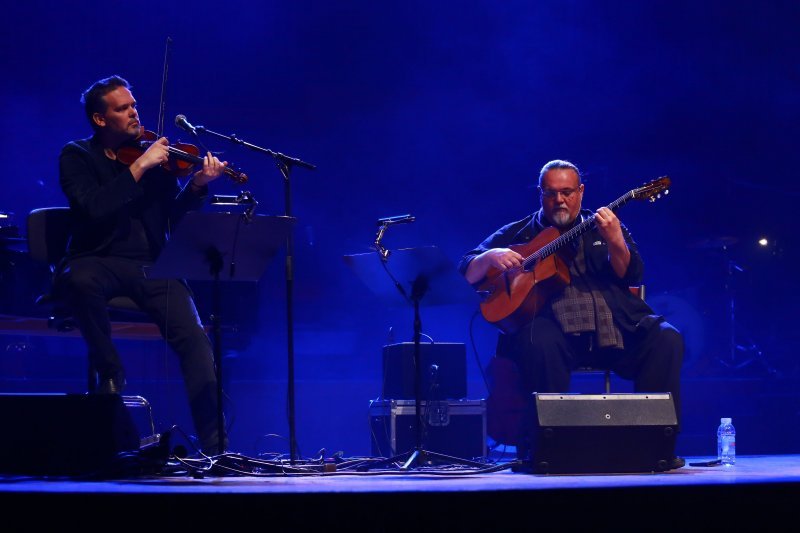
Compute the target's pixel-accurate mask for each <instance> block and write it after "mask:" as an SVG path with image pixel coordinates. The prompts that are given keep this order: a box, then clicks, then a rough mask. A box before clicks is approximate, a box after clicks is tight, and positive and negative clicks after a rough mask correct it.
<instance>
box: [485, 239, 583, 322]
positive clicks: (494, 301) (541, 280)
mask: <svg viewBox="0 0 800 533" xmlns="http://www.w3.org/2000/svg"><path fill="white" fill-rule="evenodd" d="M559 235H560V234H559V232H558V230H557V229H556V228H552V227H551V228H547V229H545V230H543V231H542V232H541V233H539V234H538V235H536V237H535V238H534V239H533V240H531V241H530V242H527V243H524V244H515V245H511V246H509V248H510V249H512V250H514V251H515V252H517V253H518V254H520V255H521V256H522V257H529V256H530V255H532V254H533V253H535V252H537V251H538V250H539V249H541V248H542V247H543V246H545V245H547V244H549V243H550V242H552V241H553V240H555V239H556V238H558V237H559ZM569 281H570V277H569V268H568V266H567V263H566V262H565V261H564V259H563V258H562V257H561V256H559V255H558V254H557V253H554V254H550V255H548V256H547V257H544V258H543V259H541V260H540V261H538V262H537V263H536V264H535V265H534V267H533V268H532V269H531V270H529V271H526V270H525V269H521V268H516V269H512V270H508V271H505V272H503V271H500V270H498V269H494V268H493V269H490V270H489V272H487V274H486V281H485V282H484V283H482V284H481V285H480V286H479V287H478V291H479V292H480V293H481V294H482V295H485V297H484V299H483V301H482V302H481V304H480V307H481V313H482V314H483V317H484V318H485V319H486V321H487V322H489V323H491V324H493V325H495V326H496V327H497V328H499V329H500V330H501V331H503V332H505V333H513V332H515V331H517V330H518V329H520V328H521V327H522V326H524V325H525V324H526V323H528V322H530V321H531V319H532V318H533V317H534V316H536V314H537V313H538V312H539V310H540V309H542V307H544V305H545V304H546V303H547V301H548V300H549V299H550V296H552V295H553V294H555V293H557V292H559V291H560V290H562V289H563V288H564V287H565V286H567V285H569Z"/></svg>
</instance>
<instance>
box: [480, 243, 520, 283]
mask: <svg viewBox="0 0 800 533" xmlns="http://www.w3.org/2000/svg"><path fill="white" fill-rule="evenodd" d="M524 259H525V258H524V257H522V256H521V255H520V254H518V253H517V252H515V251H514V250H511V249H509V248H492V249H491V250H486V251H485V252H483V253H482V254H481V255H479V256H477V257H476V258H475V259H473V260H472V262H471V263H470V264H469V267H467V272H466V278H467V281H469V282H470V283H476V282H478V281H480V280H481V279H483V278H484V276H486V273H487V272H489V270H491V269H492V268H495V269H497V270H499V271H501V272H505V271H506V270H508V269H510V268H514V267H518V266H520V265H522V261H523V260H524Z"/></svg>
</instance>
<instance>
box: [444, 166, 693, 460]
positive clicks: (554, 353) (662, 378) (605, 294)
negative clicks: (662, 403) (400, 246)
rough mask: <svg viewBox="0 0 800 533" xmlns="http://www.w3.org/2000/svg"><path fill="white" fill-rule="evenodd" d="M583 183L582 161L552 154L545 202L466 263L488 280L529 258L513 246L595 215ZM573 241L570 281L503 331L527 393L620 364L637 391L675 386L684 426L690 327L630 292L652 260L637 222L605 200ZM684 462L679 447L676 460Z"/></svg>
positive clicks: (463, 265) (501, 344)
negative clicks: (584, 370) (646, 259)
mask: <svg viewBox="0 0 800 533" xmlns="http://www.w3.org/2000/svg"><path fill="white" fill-rule="evenodd" d="M583 191H584V184H583V183H582V182H581V174H580V171H579V170H578V168H577V167H576V166H575V165H573V164H572V163H570V162H568V161H562V160H554V161H550V162H548V163H547V164H545V165H544V167H542V170H541V172H540V174H539V194H540V198H541V208H540V209H539V210H538V211H536V212H535V213H533V214H530V215H528V216H527V217H525V218H523V219H522V220H519V221H516V222H512V223H510V224H507V225H505V226H503V227H502V228H500V229H498V230H497V231H496V232H495V233H494V234H492V235H491V236H490V237H488V238H487V239H486V240H484V241H483V242H482V243H481V244H480V245H478V247H477V248H475V249H474V250H471V251H470V252H467V253H466V254H465V255H464V257H463V258H462V259H461V261H460V263H459V266H458V268H459V271H460V272H461V273H462V274H463V275H464V277H465V278H466V279H467V281H468V282H470V283H471V284H472V285H473V286H475V287H479V286H481V284H482V282H484V280H485V279H486V276H487V274H488V273H489V272H490V271H493V272H496V271H499V272H504V271H506V270H508V269H511V268H515V267H520V266H521V265H522V262H523V260H524V259H525V258H524V257H522V256H521V255H520V254H519V253H517V252H516V251H514V250H512V249H510V248H509V246H511V245H518V244H523V243H527V242H530V241H531V240H532V239H533V238H534V237H536V236H537V235H538V234H539V233H540V232H541V231H543V230H545V229H546V228H550V227H554V228H556V229H557V230H558V231H559V232H560V233H563V232H565V231H568V230H569V229H570V228H572V227H574V226H575V225H577V224H580V223H581V222H582V221H583V220H585V219H586V217H590V216H592V212H591V211H589V210H587V209H582V208H581V204H582V200H583ZM567 247H568V248H572V249H571V250H570V252H571V253H572V258H571V260H570V261H569V274H570V278H571V281H570V283H569V284H568V285H566V286H565V287H564V288H563V290H561V291H556V292H555V293H554V294H552V295H550V298H549V300H548V301H547V303H546V304H545V305H544V306H542V308H541V309H539V310H538V312H537V313H536V314H535V316H531V317H530V321H529V322H527V323H526V324H525V325H523V326H522V327H521V328H519V329H517V330H516V331H514V332H513V333H500V336H499V339H498V343H497V352H496V354H497V356H498V357H508V358H511V359H513V360H514V361H515V362H516V363H517V365H518V367H519V369H520V372H521V374H522V383H523V387H524V389H525V391H526V392H527V393H533V392H543V393H547V392H567V391H569V386H570V377H571V372H572V370H574V369H576V368H577V367H579V366H603V367H607V368H611V369H612V370H614V372H615V373H617V374H618V375H619V376H621V377H623V378H625V379H631V380H633V381H634V389H635V390H636V391H637V392H670V393H672V398H673V401H674V403H675V412H676V415H677V418H678V425H679V426H680V371H681V365H682V362H683V337H682V336H681V334H680V333H679V332H678V330H677V329H675V328H674V327H673V326H672V325H670V324H669V323H667V322H666V321H665V320H664V318H663V317H661V316H658V315H656V314H655V313H654V312H653V310H652V309H651V308H650V307H649V306H648V305H647V304H646V303H645V302H644V301H643V300H642V299H640V298H638V297H637V296H635V295H634V294H632V293H631V292H630V290H629V287H630V286H634V285H640V284H641V282H642V274H643V268H644V267H643V262H642V258H641V257H640V255H639V251H638V247H637V245H636V243H635V242H634V240H633V238H632V237H631V235H630V233H629V232H628V230H627V228H626V227H625V226H624V225H623V224H622V223H621V222H620V221H619V219H618V218H617V216H616V215H615V214H614V213H613V212H612V211H611V210H610V209H608V208H606V207H601V208H600V209H598V210H597V212H596V213H595V219H594V227H593V228H591V229H589V230H588V231H586V232H585V233H584V234H583V235H582V236H581V237H580V238H577V239H575V240H574V241H573V242H572V243H569V244H567ZM684 464H685V462H684V460H683V459H682V458H680V457H675V458H674V459H673V461H672V465H671V467H672V468H681V467H682V466H684Z"/></svg>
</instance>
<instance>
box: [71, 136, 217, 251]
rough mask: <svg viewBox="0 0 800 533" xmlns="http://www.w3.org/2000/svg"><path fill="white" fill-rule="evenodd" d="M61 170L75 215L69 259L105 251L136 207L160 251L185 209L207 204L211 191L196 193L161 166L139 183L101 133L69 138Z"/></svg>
mask: <svg viewBox="0 0 800 533" xmlns="http://www.w3.org/2000/svg"><path fill="white" fill-rule="evenodd" d="M59 171H60V173H59V175H60V183H61V188H62V190H63V191H64V194H65V195H66V197H67V200H68V202H69V207H70V211H71V214H72V219H73V220H72V223H73V233H72V238H71V239H70V244H69V249H68V252H67V259H71V258H75V257H81V256H86V255H95V254H102V253H103V250H104V249H106V248H107V247H108V246H109V244H110V243H111V242H112V241H113V239H114V237H115V235H116V234H117V231H118V230H119V228H120V227H123V225H124V224H126V223H127V220H128V218H129V217H130V213H131V210H133V209H135V210H136V211H137V213H138V214H139V216H140V218H141V220H142V224H143V226H144V228H145V231H146V232H147V237H148V241H149V243H150V247H151V251H152V252H153V254H154V256H157V255H158V253H160V252H161V250H162V249H163V248H164V245H165V244H166V241H167V234H168V232H169V231H170V230H171V229H172V228H174V225H175V224H176V223H177V222H178V220H179V219H180V218H181V217H182V216H183V214H185V213H186V212H187V211H189V210H192V209H199V208H200V207H201V206H202V205H203V202H204V195H205V193H206V192H207V190H208V189H207V188H205V189H204V190H203V191H202V194H203V195H198V194H195V193H193V192H191V190H189V189H190V186H189V181H188V180H187V183H186V186H185V187H183V188H181V187H180V183H179V181H178V179H177V178H176V177H175V176H172V175H170V174H169V173H168V172H167V171H165V170H163V169H161V168H160V167H159V168H154V169H150V170H148V171H147V172H146V173H145V175H144V176H142V179H141V180H139V182H138V183H137V182H136V181H135V180H134V179H133V175H131V172H130V170H129V169H128V168H127V167H125V166H124V165H122V164H121V163H119V162H117V161H113V160H111V159H109V158H108V157H106V155H105V153H104V151H103V146H102V144H101V143H100V141H99V139H98V138H97V137H96V136H94V137H90V138H88V139H82V140H78V141H73V142H70V143H67V144H66V145H65V146H64V148H63V149H62V151H61V155H60V157H59Z"/></svg>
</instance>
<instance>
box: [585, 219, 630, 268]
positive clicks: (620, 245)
mask: <svg viewBox="0 0 800 533" xmlns="http://www.w3.org/2000/svg"><path fill="white" fill-rule="evenodd" d="M594 222H595V225H596V226H597V231H598V232H599V233H600V235H601V236H602V237H603V238H604V239H605V240H606V242H607V243H608V260H609V261H610V262H611V268H613V269H614V272H615V273H616V274H617V276H619V277H620V278H622V277H624V276H625V271H626V270H628V265H629V264H630V262H631V252H630V250H628V244H627V243H626V242H625V236H624V235H622V228H621V227H620V223H619V219H618V218H617V215H615V214H614V212H613V211H611V209H609V208H607V207H601V208H600V209H598V210H597V215H596V216H595V217H594Z"/></svg>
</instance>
